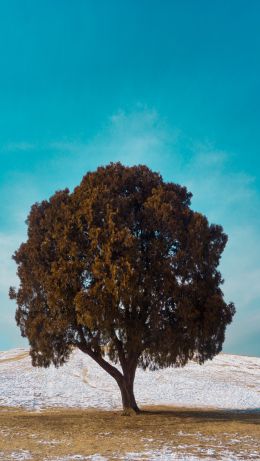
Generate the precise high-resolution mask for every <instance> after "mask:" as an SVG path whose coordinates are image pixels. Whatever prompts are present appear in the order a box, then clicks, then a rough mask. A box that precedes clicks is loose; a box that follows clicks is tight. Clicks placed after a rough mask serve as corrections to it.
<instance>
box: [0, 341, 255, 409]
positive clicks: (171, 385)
mask: <svg viewBox="0 0 260 461" xmlns="http://www.w3.org/2000/svg"><path fill="white" fill-rule="evenodd" d="M135 394H136V398H137V401H138V403H139V405H141V406H142V405H174V406H188V407H215V408H223V409H232V410H256V409H258V410H260V408H259V407H260V358H255V357H242V356H235V355H228V354H220V355H219V356H218V357H216V358H215V359H214V360H212V361H210V362H206V363H205V364H204V365H197V364H195V363H189V364H188V365H187V366H186V367H184V368H167V369H165V370H160V371H154V372H150V371H143V370H138V371H137V374H136V381H135ZM0 406H22V407H26V408H30V409H40V408H44V407H53V406H55V407H84V408H87V407H89V408H90V407H95V408H104V409H115V408H120V407H121V398H120V392H119V389H118V387H117V385H116V383H115V382H114V380H113V379H112V378H110V376H109V375H107V373H105V372H104V371H103V370H102V369H101V368H100V367H99V366H98V365H96V364H95V362H94V361H93V360H92V359H90V358H89V357H88V356H86V355H85V354H83V353H82V352H80V351H78V350H75V351H74V352H73V354H72V356H71V359H70V360H69V362H68V363H67V364H66V365H64V366H63V367H61V368H59V369H55V368H54V367H50V368H48V369H42V368H33V367H32V366H31V360H30V357H29V355H28V351H27V350H25V349H14V350H11V351H8V352H0Z"/></svg>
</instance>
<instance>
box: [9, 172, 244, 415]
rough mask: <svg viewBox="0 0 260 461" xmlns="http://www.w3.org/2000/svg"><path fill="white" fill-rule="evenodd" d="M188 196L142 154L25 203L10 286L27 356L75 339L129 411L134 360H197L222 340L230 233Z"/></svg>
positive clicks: (42, 357) (144, 363)
mask: <svg viewBox="0 0 260 461" xmlns="http://www.w3.org/2000/svg"><path fill="white" fill-rule="evenodd" d="M190 199H191V194H190V193H189V192H187V190H186V188H185V187H181V186H180V185H177V184H174V183H165V182H164V181H163V180H162V177H161V176H160V175H159V174H157V173H154V172H152V171H151V170H150V169H149V168H147V167H146V166H134V167H125V166H123V165H121V164H120V163H111V164H110V165H108V166H106V167H100V168H98V169H97V170H96V171H95V172H90V173H87V174H86V176H84V178H83V180H82V182H81V184H80V185H79V186H78V187H76V188H75V190H74V191H73V192H71V193H70V192H69V190H68V189H65V190H63V191H59V192H56V193H55V194H54V195H53V196H52V197H51V198H50V199H49V200H48V201H46V200H45V201H43V202H41V203H35V204H34V205H33V206H32V208H31V211H30V214H29V217H28V220H27V224H28V240H27V242H26V243H22V244H21V246H20V248H19V249H18V250H17V251H16V253H15V254H14V256H13V258H14V260H15V261H16V263H17V264H18V276H19V278H20V287H19V289H18V290H17V291H16V290H15V289H14V288H10V297H11V298H12V299H15V300H16V302H17V305H18V308H17V311H16V321H17V324H18V325H19V327H20V329H21V333H22V335H23V336H26V337H27V338H28V340H29V343H30V354H31V357H32V364H33V365H34V366H44V367H48V366H49V365H50V364H51V363H53V364H54V365H55V366H60V365H62V364H63V363H64V362H65V361H66V360H67V359H68V357H69V355H70V353H71V351H72V349H73V348H74V347H78V348H79V349H80V350H81V351H83V352H84V353H86V354H88V355H89V356H90V357H91V358H92V359H94V360H95V361H96V362H97V363H98V364H99V365H100V366H101V367H102V368H103V369H104V370H105V371H106V372H107V373H109V374H110V375H111V376H112V377H113V378H114V379H115V380H116V382H117V384H118V386H119V388H120V391H121V395H122V402H123V408H124V410H125V412H129V411H131V410H134V411H136V412H137V411H138V406H137V403H136V400H135V396H134V378H135V372H136V368H137V366H141V367H142V368H143V369H145V368H147V367H148V368H150V369H158V368H163V367H168V366H172V365H173V366H184V365H185V364H186V363H187V361H188V360H191V359H193V360H195V361H197V362H198V363H200V364H201V363H203V362H204V361H205V360H207V359H212V358H213V357H214V356H215V355H216V354H217V353H219V352H220V351H221V349H222V344H223V341H224V337H225V336H224V335H225V329H226V325H227V324H229V323H230V322H231V320H232V317H233V315H234V312H235V308H234V305H233V304H232V303H230V304H226V303H225V301H224V299H223V293H222V291H221V289H220V286H221V284H222V283H223V280H222V277H221V274H220V272H219V271H218V270H217V266H218V264H219V260H220V257H221V253H222V251H223V249H224V247H225V244H226V242H227V236H226V235H225V234H224V233H223V229H222V227H221V226H218V225H209V224H208V221H207V219H206V217H205V216H203V215H202V214H200V213H196V212H194V211H192V210H191V209H190ZM112 363H114V364H120V366H121V370H120V369H119V368H120V367H116V366H114V365H112Z"/></svg>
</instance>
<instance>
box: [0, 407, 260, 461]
mask: <svg viewBox="0 0 260 461" xmlns="http://www.w3.org/2000/svg"><path fill="white" fill-rule="evenodd" d="M259 441H260V413H259V412H258V413H257V412H248V413H247V412H242V411H240V412H238V411H236V412H232V411H228V412H227V411H220V410H210V409H208V410H199V409H198V410H191V409H185V408H169V407H146V408H143V411H142V413H141V414H140V415H136V416H121V414H120V412H117V411H101V410H80V409H79V410H77V409H52V410H50V409H48V410H47V409H46V410H42V411H40V412H36V411H34V412H32V411H30V412H29V411H26V410H23V409H12V408H3V407H2V408H0V460H1V461H2V460H3V461H8V460H14V459H16V460H27V459H28V460H29V459H31V460H34V461H43V460H48V461H49V460H55V461H56V460H63V459H73V456H74V459H77V458H76V455H78V456H79V455H81V456H82V457H81V458H80V457H78V459H84V456H85V457H86V459H91V458H87V457H88V456H90V455H94V454H96V455H100V456H103V457H104V459H106V460H118V459H122V460H125V459H127V457H128V455H127V454H129V453H132V455H131V456H132V457H131V460H134V459H147V460H149V459H151V453H152V452H158V453H159V452H160V453H168V454H170V453H173V454H174V456H176V455H177V454H179V455H180V456H181V455H184V454H185V455H186V456H188V455H194V456H196V457H198V458H200V459H203V458H205V457H209V456H210V457H211V458H212V459H226V460H228V459H244V460H251V459H254V460H260V444H259ZM138 453H139V454H143V458H140V457H139V458H138V456H139V455H138ZM149 453H150V454H149ZM135 454H136V455H135ZM135 456H136V458H135ZM167 456H168V455H167ZM167 456H166V455H165V458H167ZM93 459H94V458H93ZM96 459H97V458H96ZM152 459H154V458H152ZM160 459H163V458H160ZM167 459H170V457H168V458H167ZM172 459H176V458H172ZM182 459H183V458H182Z"/></svg>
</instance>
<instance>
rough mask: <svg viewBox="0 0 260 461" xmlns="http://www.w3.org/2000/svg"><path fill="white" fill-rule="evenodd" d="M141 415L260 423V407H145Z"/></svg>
mask: <svg viewBox="0 0 260 461" xmlns="http://www.w3.org/2000/svg"><path fill="white" fill-rule="evenodd" d="M140 414H141V415H147V416H149V415H151V416H160V417H167V418H178V419H183V420H185V419H192V420H197V421H198V422H203V421H204V422H207V423H209V422H213V421H214V422H216V421H219V422H221V421H222V422H231V421H232V422H241V423H242V422H250V423H252V424H260V408H255V409H252V408H246V409H244V410H239V409H235V408H234V409H229V410H227V409H202V408H198V409H196V408H194V409H191V408H178V407H143V408H141V412H140Z"/></svg>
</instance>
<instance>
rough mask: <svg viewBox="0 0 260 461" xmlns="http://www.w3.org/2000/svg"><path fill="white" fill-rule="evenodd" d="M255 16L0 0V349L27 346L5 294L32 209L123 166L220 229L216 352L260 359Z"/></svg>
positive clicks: (243, 11)
mask: <svg viewBox="0 0 260 461" xmlns="http://www.w3.org/2000/svg"><path fill="white" fill-rule="evenodd" d="M259 19H260V2H259V1H258V0H250V2H246V1H245V0H243V1H240V0H228V1H227V0H218V1H217V0H213V1H211V2H209V1H208V0H196V1H195V0H163V1H162V0H158V1H157V0H131V1H130V0H124V1H123V2H122V1H120V0H110V1H107V0H77V1H76V2H72V1H70V0H45V1H44V2H41V1H39V2H35V1H33V0H23V2H21V1H20V0H2V1H1V4H0V57H1V71H0V160H1V168H0V199H1V207H0V350H6V349H9V348H13V347H18V346H26V345H27V342H26V340H24V339H22V338H21V337H20V332H19V330H18V328H17V326H16V324H15V320H14V314H15V308H16V307H15V303H14V302H13V301H10V300H9V299H8V289H9V286H10V285H15V286H18V280H17V277H16V267H15V263H14V262H13V261H12V259H11V255H12V254H13V252H14V251H15V249H17V248H18V247H19V245H20V243H21V242H22V241H25V240H26V224H25V220H26V217H27V216H28V213H29V210H30V207H31V205H32V204H33V203H35V202H36V201H41V200H43V199H46V198H48V197H50V196H51V195H52V194H53V193H54V192H55V191H56V190H60V189H63V188H65V187H69V188H70V189H71V190H73V188H74V187H75V186H76V185H77V184H79V182H80V180H81V178H82V176H83V175H84V174H85V173H86V172H87V171H89V170H95V169H96V168H97V166H99V165H105V164H108V163H109V162H115V161H121V162H122V163H123V164H125V165H134V164H146V165H148V166H149V167H150V168H151V169H153V170H154V171H159V172H160V173H161V174H162V176H163V178H164V179H165V180H167V181H173V182H177V183H180V184H182V185H185V186H187V188H188V189H189V190H190V191H191V192H192V193H193V199H192V208H193V209H194V210H196V211H200V212H202V213H203V214H205V215H206V216H207V217H208V219H209V221H210V222H212V223H217V224H221V225H223V227H224V230H225V232H226V233H227V234H228V236H229V241H228V244H227V247H226V249H225V252H224V254H223V257H222V260H221V265H220V270H221V272H222V274H223V277H224V279H225V284H224V285H223V291H224V294H225V299H226V301H227V302H229V301H233V302H234V303H235V305H236V309H237V313H236V316H235V318H234V320H233V322H232V325H231V326H229V327H228V329H227V333H226V341H225V344H224V348H223V350H224V352H228V353H234V354H243V355H255V356H259V355H260V245H259V228H260V215H259V209H260V157H259V156H260V139H259V123H260V83H259V82H260V31H259Z"/></svg>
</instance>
